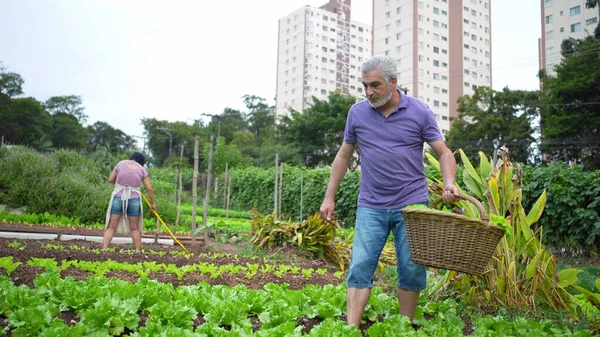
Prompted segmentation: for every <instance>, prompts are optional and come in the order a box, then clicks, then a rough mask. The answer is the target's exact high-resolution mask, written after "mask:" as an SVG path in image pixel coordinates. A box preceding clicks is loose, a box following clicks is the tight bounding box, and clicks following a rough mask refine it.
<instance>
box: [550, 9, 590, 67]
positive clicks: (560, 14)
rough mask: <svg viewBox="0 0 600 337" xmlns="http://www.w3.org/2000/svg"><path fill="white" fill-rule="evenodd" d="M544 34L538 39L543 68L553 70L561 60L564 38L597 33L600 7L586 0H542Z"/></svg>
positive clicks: (578, 37) (575, 37) (576, 37)
mask: <svg viewBox="0 0 600 337" xmlns="http://www.w3.org/2000/svg"><path fill="white" fill-rule="evenodd" d="M540 1H541V6H542V37H541V38H540V40H539V56H540V69H546V71H547V72H548V74H550V75H552V74H553V73H554V66H555V65H556V64H558V63H560V61H561V60H562V54H561V53H560V46H561V43H562V41H563V40H564V39H567V38H569V37H572V38H574V39H582V38H584V37H586V36H587V35H594V30H595V29H596V26H598V8H590V9H588V8H586V7H585V3H586V1H585V0H540Z"/></svg>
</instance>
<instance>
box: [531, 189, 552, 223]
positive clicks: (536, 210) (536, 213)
mask: <svg viewBox="0 0 600 337" xmlns="http://www.w3.org/2000/svg"><path fill="white" fill-rule="evenodd" d="M547 198H548V197H547V194H546V190H544V192H542V195H540V197H539V198H538V200H537V201H536V202H535V204H534V205H533V207H532V208H531V210H530V211H529V214H527V224H528V225H529V226H531V225H533V224H534V223H536V222H537V221H538V220H539V219H540V217H541V216H542V212H544V207H546V200H547Z"/></svg>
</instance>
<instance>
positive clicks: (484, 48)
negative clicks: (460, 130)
mask: <svg viewBox="0 0 600 337" xmlns="http://www.w3.org/2000/svg"><path fill="white" fill-rule="evenodd" d="M491 36H492V34H491V0H420V1H418V0H374V1H373V54H374V55H377V54H385V55H389V56H391V57H393V58H394V59H396V65H397V67H398V84H399V85H400V86H402V87H403V88H406V89H408V95H410V96H413V97H416V98H418V99H419V100H421V101H423V102H425V103H426V104H428V105H429V106H430V107H431V109H432V110H433V112H434V114H435V117H436V119H437V121H438V125H439V127H440V129H441V130H442V132H443V133H446V132H447V131H448V130H449V129H450V117H457V116H458V113H457V112H456V109H457V107H458V104H457V99H458V98H459V97H461V96H464V95H470V94H473V90H474V89H475V88H477V87H478V86H489V87H491V86H492V71H491V69H492V68H491V67H492V44H491V39H492V38H491Z"/></svg>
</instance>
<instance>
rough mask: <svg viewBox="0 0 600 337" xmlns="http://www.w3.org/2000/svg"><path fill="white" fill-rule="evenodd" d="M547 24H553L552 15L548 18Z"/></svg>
mask: <svg viewBox="0 0 600 337" xmlns="http://www.w3.org/2000/svg"><path fill="white" fill-rule="evenodd" d="M546 23H552V15H547V16H546Z"/></svg>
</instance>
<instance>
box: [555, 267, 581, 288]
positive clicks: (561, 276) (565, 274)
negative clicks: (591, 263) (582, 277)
mask: <svg viewBox="0 0 600 337" xmlns="http://www.w3.org/2000/svg"><path fill="white" fill-rule="evenodd" d="M581 272H583V270H581V269H576V268H569V269H564V270H561V271H560V272H559V273H558V280H559V282H558V285H559V286H561V287H563V288H564V287H567V286H570V285H573V284H575V283H576V282H577V281H578V280H579V277H577V275H579V273H581Z"/></svg>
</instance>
